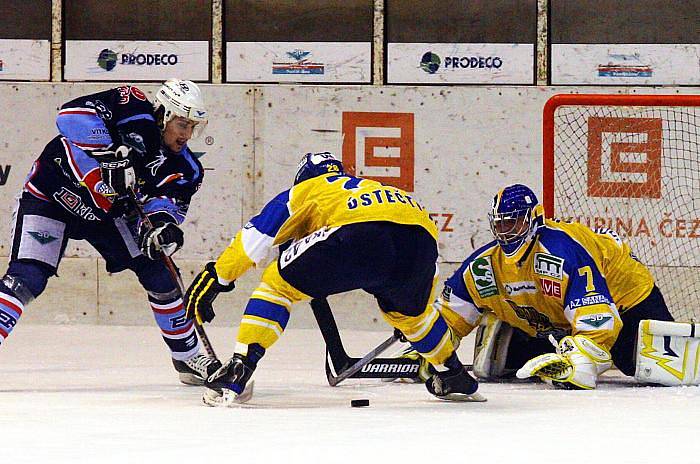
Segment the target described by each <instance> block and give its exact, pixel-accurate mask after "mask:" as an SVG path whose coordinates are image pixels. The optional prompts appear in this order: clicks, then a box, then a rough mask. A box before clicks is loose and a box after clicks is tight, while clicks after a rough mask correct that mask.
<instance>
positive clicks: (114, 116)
mask: <svg viewBox="0 0 700 464" xmlns="http://www.w3.org/2000/svg"><path fill="white" fill-rule="evenodd" d="M56 125H57V127H58V130H59V133H60V135H59V136H57V137H56V138H54V139H53V140H52V141H51V142H49V144H48V145H46V147H45V148H44V151H43V152H42V153H41V155H40V156H39V158H38V159H37V160H36V161H35V162H34V165H33V166H32V169H31V171H30V173H29V175H28V176H27V179H26V182H25V185H24V191H26V192H29V193H30V194H32V195H34V196H35V197H37V198H40V199H43V200H45V201H52V202H56V203H58V204H60V205H61V206H62V207H64V208H65V209H66V210H68V211H70V212H71V213H72V214H74V215H76V216H78V217H80V218H82V219H83V220H86V221H99V220H103V219H105V218H107V217H109V216H110V210H111V209H112V206H113V205H112V201H111V199H110V198H109V197H107V196H105V195H104V193H107V189H106V188H105V185H104V184H103V182H102V179H101V176H100V170H99V165H98V163H97V161H96V160H95V159H94V158H93V157H92V156H91V155H90V151H91V150H95V149H101V148H105V147H107V146H109V145H110V144H112V143H118V144H119V143H121V141H122V140H124V139H126V138H128V139H130V140H131V141H134V140H136V141H138V142H139V143H142V147H141V148H142V150H143V154H142V155H141V156H139V158H138V160H137V163H136V174H137V178H138V181H137V186H136V190H137V196H138V197H139V198H140V199H141V200H142V201H143V202H144V209H145V211H146V212H147V213H149V214H151V213H155V212H165V213H167V214H168V215H169V216H171V217H172V218H173V220H174V221H175V222H177V223H178V224H179V223H182V221H183V220H184V217H185V214H186V212H187V207H188V205H189V202H190V199H191V197H192V195H193V194H194V193H195V192H196V191H197V189H198V188H199V186H200V184H201V182H202V178H203V174H204V171H203V169H202V165H201V164H200V163H199V161H198V160H197V159H196V158H195V157H194V155H193V154H192V152H191V151H190V150H189V148H187V147H186V146H185V147H184V148H183V149H182V150H181V151H180V152H179V153H174V152H171V151H170V150H168V149H167V148H165V147H162V146H161V137H160V129H159V128H158V126H157V124H156V121H155V116H154V114H153V105H152V104H151V102H149V101H148V99H147V98H146V95H145V94H144V93H143V92H142V91H141V90H139V89H138V88H136V87H132V86H122V87H117V88H114V89H110V90H107V91H104V92H99V93H95V94H91V95H86V96H83V97H79V98H77V99H75V100H72V101H70V102H68V103H66V104H64V105H63V106H62V107H61V110H60V111H59V113H58V116H57V118H56Z"/></svg>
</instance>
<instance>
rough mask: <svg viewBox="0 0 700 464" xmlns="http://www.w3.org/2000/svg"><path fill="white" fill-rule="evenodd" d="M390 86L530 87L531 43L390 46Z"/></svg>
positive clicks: (533, 75) (403, 44)
mask: <svg viewBox="0 0 700 464" xmlns="http://www.w3.org/2000/svg"><path fill="white" fill-rule="evenodd" d="M387 62H388V71H387V77H388V81H389V83H392V84H413V83H415V84H533V83H534V82H535V68H534V66H535V46H534V44H530V43H522V44H517V43H516V44H498V43H462V44H449V43H390V44H389V46H388V59H387Z"/></svg>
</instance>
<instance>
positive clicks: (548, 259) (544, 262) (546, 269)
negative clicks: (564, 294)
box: [533, 253, 564, 280]
mask: <svg viewBox="0 0 700 464" xmlns="http://www.w3.org/2000/svg"><path fill="white" fill-rule="evenodd" d="M533 265H534V268H535V274H539V275H543V276H547V277H554V278H555V279H559V280H561V279H563V278H564V258H560V257H558V256H552V255H548V254H547V253H535V261H534V263H533Z"/></svg>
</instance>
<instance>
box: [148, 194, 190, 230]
mask: <svg viewBox="0 0 700 464" xmlns="http://www.w3.org/2000/svg"><path fill="white" fill-rule="evenodd" d="M143 211H144V212H145V213H146V214H153V213H158V212H164V213H168V214H169V215H170V216H172V217H173V219H175V221H177V223H178V224H182V223H183V222H184V221H185V215H184V214H182V210H181V209H180V208H179V207H178V206H177V205H176V204H175V203H173V202H172V201H171V200H170V199H168V198H153V199H152V200H148V202H147V203H146V204H145V205H143Z"/></svg>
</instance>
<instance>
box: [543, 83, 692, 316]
mask: <svg viewBox="0 0 700 464" xmlns="http://www.w3.org/2000/svg"><path fill="white" fill-rule="evenodd" d="M591 97H592V100H591V102H590V104H576V105H564V106H559V107H556V109H555V111H554V117H553V130H554V133H553V134H552V136H553V141H554V145H553V146H554V151H553V157H552V160H553V163H554V166H553V167H554V178H553V197H554V198H553V200H554V203H553V206H554V215H555V216H556V217H558V218H561V219H564V220H575V221H578V222H581V223H583V224H586V225H588V226H589V227H591V228H594V229H595V228H608V229H612V230H614V231H615V232H617V234H618V235H619V236H620V237H621V238H622V239H623V240H624V241H626V242H627V243H629V245H630V246H631V247H632V251H633V252H634V253H635V255H636V256H637V257H638V258H639V260H640V261H641V262H643V263H644V264H646V265H647V266H648V267H649V269H650V270H651V272H652V273H653V274H654V277H655V279H656V283H657V285H658V286H659V288H660V289H661V291H662V293H663V295H664V297H665V299H666V303H667V304H668V306H669V308H670V309H671V312H672V314H673V315H674V317H675V318H676V319H677V320H691V319H694V320H700V269H699V268H700V214H699V213H700V131H699V129H698V126H699V125H700V118H699V117H698V112H699V108H698V106H683V105H682V103H681V104H676V103H674V104H673V106H624V105H610V104H599V103H598V104H597V103H596V102H595V101H594V100H593V98H594V96H591ZM695 104H696V105H697V103H695ZM545 159H547V157H545ZM545 184H546V183H545ZM545 190H546V188H545ZM547 194H551V193H550V192H545V196H547Z"/></svg>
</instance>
